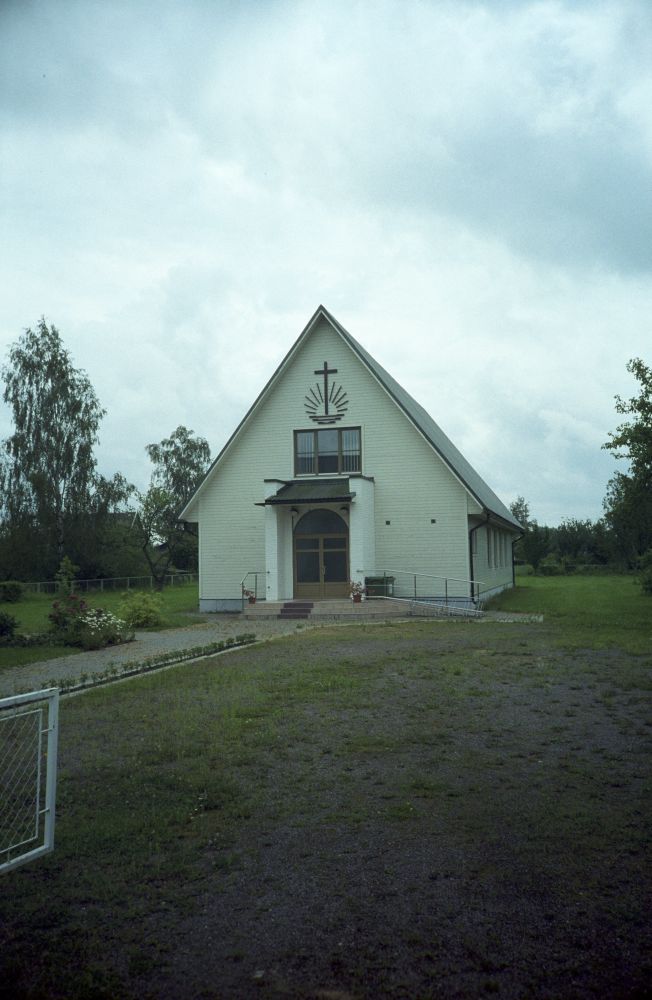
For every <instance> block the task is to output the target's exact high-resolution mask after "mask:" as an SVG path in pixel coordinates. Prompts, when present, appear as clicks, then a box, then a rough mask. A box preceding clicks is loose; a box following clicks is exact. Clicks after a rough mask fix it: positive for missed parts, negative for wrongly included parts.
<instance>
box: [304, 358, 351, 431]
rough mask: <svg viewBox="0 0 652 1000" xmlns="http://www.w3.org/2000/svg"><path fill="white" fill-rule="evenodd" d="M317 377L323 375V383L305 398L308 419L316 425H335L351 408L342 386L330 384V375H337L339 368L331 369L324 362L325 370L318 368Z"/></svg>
mask: <svg viewBox="0 0 652 1000" xmlns="http://www.w3.org/2000/svg"><path fill="white" fill-rule="evenodd" d="M314 374H315V375H321V377H322V381H321V382H316V383H315V385H314V386H311V387H310V389H309V390H308V395H307V396H305V397H304V398H305V403H304V407H305V410H306V413H307V414H308V417H309V418H310V419H311V420H314V422H315V423H316V424H335V423H337V421H338V420H341V419H342V417H343V416H344V414H345V413H346V411H347V410H348V408H349V400H348V398H347V395H346V392H345V391H344V389H343V388H342V386H341V385H338V384H337V383H336V382H332V381H331V382H329V379H328V376H329V375H337V368H329V367H328V362H327V361H324V367H323V368H317V370H316V371H315V373H314Z"/></svg>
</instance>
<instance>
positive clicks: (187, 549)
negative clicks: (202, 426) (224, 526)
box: [135, 426, 211, 588]
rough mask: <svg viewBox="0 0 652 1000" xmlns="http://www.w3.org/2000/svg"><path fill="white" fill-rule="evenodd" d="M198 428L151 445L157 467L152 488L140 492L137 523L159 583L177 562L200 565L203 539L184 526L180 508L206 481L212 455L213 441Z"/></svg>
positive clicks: (179, 431)
mask: <svg viewBox="0 0 652 1000" xmlns="http://www.w3.org/2000/svg"><path fill="white" fill-rule="evenodd" d="M193 434H194V432H193V431H189V430H187V429H186V428H185V427H182V426H180V427H177V429H176V430H175V431H174V432H173V433H172V434H171V435H170V437H169V438H164V439H163V441H161V442H160V444H150V445H147V448H146V450H147V453H148V455H149V457H150V458H151V460H152V461H153V462H154V471H153V472H152V478H151V482H150V486H149V489H148V490H147V492H146V493H144V494H141V495H140V509H139V511H138V515H137V518H136V522H135V527H136V530H137V532H138V535H139V538H140V543H141V547H142V550H143V553H144V555H145V558H146V559H147V562H148V564H149V568H150V572H151V574H152V576H153V577H154V580H155V581H156V585H157V587H159V588H160V587H162V586H163V581H164V578H165V575H166V574H167V573H168V572H170V569H171V567H173V566H174V567H175V568H176V569H190V570H194V569H196V566H197V539H196V537H195V536H194V535H193V534H191V532H189V531H186V530H184V526H183V525H182V524H180V523H179V514H180V513H181V511H182V509H183V508H184V506H185V505H186V503H187V502H188V500H189V499H190V497H191V496H192V494H193V493H194V491H195V490H196V488H197V486H198V485H199V483H200V482H201V480H202V478H203V476H204V474H205V472H206V470H207V468H208V466H209V464H210V457H211V456H210V448H209V446H208V442H207V441H206V440H205V439H204V438H195V437H193Z"/></svg>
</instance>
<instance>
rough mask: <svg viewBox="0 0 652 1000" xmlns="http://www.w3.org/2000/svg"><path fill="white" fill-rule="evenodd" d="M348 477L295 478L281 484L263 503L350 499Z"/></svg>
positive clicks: (351, 497) (351, 496) (352, 494)
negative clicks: (283, 484)
mask: <svg viewBox="0 0 652 1000" xmlns="http://www.w3.org/2000/svg"><path fill="white" fill-rule="evenodd" d="M354 496H355V493H351V491H350V489H349V481H348V479H319V480H317V479H308V480H306V479H295V480H294V481H293V482H291V483H286V484H285V486H281V488H280V490H278V492H276V493H275V494H274V496H271V497H268V498H267V500H265V504H276V503H336V502H340V501H344V502H348V501H349V500H352V499H353V497H354Z"/></svg>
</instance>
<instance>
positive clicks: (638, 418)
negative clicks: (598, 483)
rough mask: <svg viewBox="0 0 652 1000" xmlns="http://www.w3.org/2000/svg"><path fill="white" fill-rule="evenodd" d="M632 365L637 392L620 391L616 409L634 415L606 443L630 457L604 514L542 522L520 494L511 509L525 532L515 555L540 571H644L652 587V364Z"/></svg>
mask: <svg viewBox="0 0 652 1000" xmlns="http://www.w3.org/2000/svg"><path fill="white" fill-rule="evenodd" d="M627 370H628V371H629V372H630V373H631V374H632V375H634V376H635V378H636V379H637V382H638V392H637V395H635V396H632V397H631V399H627V400H623V399H621V398H620V396H616V412H617V413H619V414H624V415H626V416H627V417H629V418H630V419H628V420H627V421H625V422H624V423H622V424H620V425H619V426H618V427H617V428H616V430H615V431H614V432H613V433H611V434H609V441H607V442H606V443H605V444H604V445H603V448H606V449H607V450H608V451H611V452H612V453H613V455H614V457H615V458H616V459H624V460H625V461H626V462H627V463H628V469H627V472H616V474H615V475H614V476H613V478H612V479H611V480H610V481H609V483H608V484H607V492H606V496H605V497H604V500H603V509H604V517H602V518H600V519H599V520H597V521H581V520H577V519H575V518H568V519H566V520H564V521H562V523H561V524H560V525H559V527H555V528H550V527H547V526H545V525H539V524H538V523H537V521H536V519H532V518H531V517H530V508H529V504H528V503H527V502H526V501H525V499H524V498H523V497H518V498H517V499H516V500H515V501H514V503H513V504H511V511H512V513H513V514H514V516H515V517H516V518H517V520H518V521H519V522H520V523H521V524H522V525H523V528H524V532H525V533H524V536H523V538H522V539H521V540H520V541H519V542H518V544H517V546H516V549H515V555H516V558H517V559H518V560H519V561H520V562H523V563H527V564H528V565H530V566H532V568H533V569H534V571H535V573H536V572H543V573H548V574H553V573H570V572H576V571H577V570H578V569H582V568H591V567H593V568H597V567H603V568H612V569H615V570H621V571H623V570H624V571H631V570H635V571H637V572H639V574H640V578H641V582H642V585H643V589H644V590H645V591H646V592H647V593H652V369H651V368H649V367H648V366H647V365H645V364H644V363H643V361H641V359H640V358H634V359H632V360H631V361H630V362H629V363H628V365H627Z"/></svg>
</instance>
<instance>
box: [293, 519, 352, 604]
mask: <svg viewBox="0 0 652 1000" xmlns="http://www.w3.org/2000/svg"><path fill="white" fill-rule="evenodd" d="M348 595H349V529H348V527H347V525H346V522H345V521H344V520H343V519H342V518H341V517H340V515H339V514H336V513H335V511H334V510H327V509H326V508H318V509H317V510H311V511H308V513H307V514H304V515H303V517H302V518H301V519H300V520H299V521H298V522H297V524H296V527H295V529H294V596H295V597H296V598H302V599H307V600H319V599H320V598H322V599H323V598H326V597H348Z"/></svg>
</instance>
